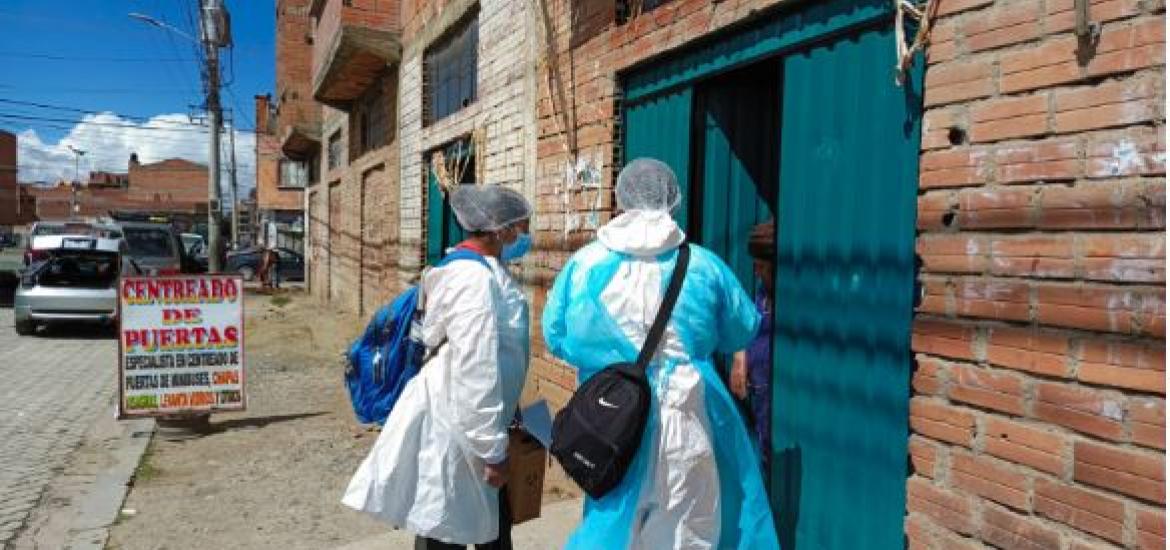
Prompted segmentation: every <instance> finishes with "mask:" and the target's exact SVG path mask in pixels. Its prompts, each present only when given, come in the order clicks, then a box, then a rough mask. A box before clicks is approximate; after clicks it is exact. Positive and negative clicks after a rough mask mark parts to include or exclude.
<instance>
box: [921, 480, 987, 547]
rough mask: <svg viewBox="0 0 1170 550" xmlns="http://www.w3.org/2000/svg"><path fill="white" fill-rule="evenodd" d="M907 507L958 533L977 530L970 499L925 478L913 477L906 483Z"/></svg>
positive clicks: (969, 532)
mask: <svg viewBox="0 0 1170 550" xmlns="http://www.w3.org/2000/svg"><path fill="white" fill-rule="evenodd" d="M906 508H907V510H908V511H909V512H911V513H915V512H917V513H921V514H923V515H925V516H927V517H929V518H930V519H931V520H933V521H934V522H935V523H937V524H939V525H941V526H943V527H945V528H947V529H950V530H951V531H954V532H956V533H963V534H968V535H969V534H972V533H974V532H975V514H974V513H973V512H974V511H973V510H972V507H971V502H970V500H968V499H967V498H966V497H964V496H963V495H961V494H959V493H955V492H952V491H948V490H946V489H943V488H941V487H938V486H936V485H934V484H932V483H931V482H930V481H927V480H926V479H924V478H921V477H911V478H910V480H909V481H908V482H907V483H906Z"/></svg>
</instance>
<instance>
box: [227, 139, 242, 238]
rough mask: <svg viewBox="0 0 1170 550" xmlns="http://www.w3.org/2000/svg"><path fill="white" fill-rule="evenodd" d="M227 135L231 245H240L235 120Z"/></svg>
mask: <svg viewBox="0 0 1170 550" xmlns="http://www.w3.org/2000/svg"><path fill="white" fill-rule="evenodd" d="M229 132H230V133H229V134H228V144H229V146H230V147H231V148H232V244H237V245H238V244H239V243H240V190H239V185H238V182H237V181H236V118H235V117H234V116H233V117H232V127H231V129H230V130H229Z"/></svg>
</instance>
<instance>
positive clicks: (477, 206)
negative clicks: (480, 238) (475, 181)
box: [450, 185, 532, 232]
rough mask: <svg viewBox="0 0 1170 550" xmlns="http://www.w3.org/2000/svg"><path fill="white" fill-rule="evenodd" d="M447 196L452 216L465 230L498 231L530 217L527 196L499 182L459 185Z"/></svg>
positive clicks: (530, 208)
mask: <svg viewBox="0 0 1170 550" xmlns="http://www.w3.org/2000/svg"><path fill="white" fill-rule="evenodd" d="M450 200H451V209H452V210H454V211H455V219H457V220H459V225H460V226H462V227H463V229H465V230H467V231H472V232H483V231H499V230H500V229H503V228H505V227H507V226H509V225H511V224H513V223H516V222H518V221H521V220H526V219H528V218H531V217H532V205H530V204H528V199H525V198H524V195H521V194H520V193H518V192H516V191H513V190H511V189H508V188H507V187H503V186H501V185H460V186H459V187H457V188H456V189H455V191H453V192H452V193H451V199H450Z"/></svg>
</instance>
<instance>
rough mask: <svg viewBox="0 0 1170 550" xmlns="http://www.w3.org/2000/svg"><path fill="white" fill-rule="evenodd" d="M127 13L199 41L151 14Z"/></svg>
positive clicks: (132, 17)
mask: <svg viewBox="0 0 1170 550" xmlns="http://www.w3.org/2000/svg"><path fill="white" fill-rule="evenodd" d="M126 15H128V16H129V17H130V18H131V19H137V20H139V21H142V22H143V23H146V24H147V25H153V26H155V27H158V28H160V29H163V30H168V31H171V32H173V33H175V34H177V35H179V36H181V37H183V38H186V39H187V40H190V41H192V42H194V43H196V44H198V43H199V41H198V40H196V39H195V37H193V36H191V35H189V34H187V33H185V32H183V31H181V30H179V29H177V28H175V27H174V26H172V25H168V24H166V23H164V22H162V21H159V20H158V19H156V18H154V17H151V16H149V15H146V14H143V13H137V12H130V13H128V14H126Z"/></svg>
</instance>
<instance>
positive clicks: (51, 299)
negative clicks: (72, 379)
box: [13, 234, 138, 335]
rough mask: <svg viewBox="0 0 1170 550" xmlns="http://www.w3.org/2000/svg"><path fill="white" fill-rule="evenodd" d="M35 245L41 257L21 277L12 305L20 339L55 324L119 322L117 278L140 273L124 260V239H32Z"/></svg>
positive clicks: (78, 236)
mask: <svg viewBox="0 0 1170 550" xmlns="http://www.w3.org/2000/svg"><path fill="white" fill-rule="evenodd" d="M32 245H33V248H34V249H36V250H40V251H43V254H42V256H41V258H40V261H38V262H36V263H34V264H32V265H30V266H28V267H27V268H25V270H24V271H23V272H21V276H20V286H18V287H17V288H16V296H15V299H14V301H13V313H14V315H13V319H14V321H15V325H16V332H17V334H21V335H29V334H33V333H34V332H35V331H36V328H37V326H38V325H42V324H48V323H52V322H57V321H89V322H98V323H106V324H112V323H114V322H115V321H117V316H118V279H119V278H120V277H121V275H122V274H127V275H129V274H136V272H137V271H138V269H137V267H136V266H134V265H133V262H130V261H125V262H124V261H123V258H122V256H123V253H124V252H125V249H126V245H125V242H124V241H123V240H122V239H109V238H103V237H99V236H95V235H89V234H76V235H74V234H66V235H51V236H44V237H34V238H33V243H32Z"/></svg>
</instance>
